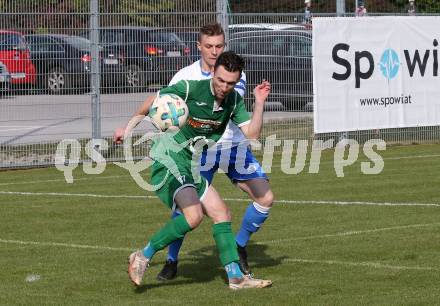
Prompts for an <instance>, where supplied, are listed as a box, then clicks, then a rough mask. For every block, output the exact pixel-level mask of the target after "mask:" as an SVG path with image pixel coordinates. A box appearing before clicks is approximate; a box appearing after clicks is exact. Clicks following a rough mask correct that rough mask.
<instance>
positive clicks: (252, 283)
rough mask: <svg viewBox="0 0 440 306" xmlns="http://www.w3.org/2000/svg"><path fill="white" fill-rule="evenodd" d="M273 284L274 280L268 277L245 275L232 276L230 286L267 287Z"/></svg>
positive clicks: (242, 287) (234, 287) (237, 287)
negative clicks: (241, 276)
mask: <svg viewBox="0 0 440 306" xmlns="http://www.w3.org/2000/svg"><path fill="white" fill-rule="evenodd" d="M271 285H272V281H271V280H268V279H258V278H252V277H249V276H247V275H245V276H244V277H243V278H232V279H230V280H229V288H230V289H232V290H240V289H251V288H258V289H260V288H266V287H270V286H271Z"/></svg>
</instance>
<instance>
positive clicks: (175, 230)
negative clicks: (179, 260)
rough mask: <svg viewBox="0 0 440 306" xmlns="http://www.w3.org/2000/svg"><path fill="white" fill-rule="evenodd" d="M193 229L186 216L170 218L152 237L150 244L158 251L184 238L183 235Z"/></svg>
mask: <svg viewBox="0 0 440 306" xmlns="http://www.w3.org/2000/svg"><path fill="white" fill-rule="evenodd" d="M191 230H192V229H191V227H190V226H189V224H188V222H187V221H186V219H185V216H184V215H180V216H178V217H176V218H174V219H170V220H169V221H168V222H167V224H165V226H164V227H162V228H161V229H160V230H159V231H158V232H156V233H155V234H154V235H153V237H151V240H150V244H151V246H152V247H153V248H154V250H155V251H156V252H157V251H159V250H162V249H163V248H165V247H166V246H167V245H169V244H170V243H171V242H173V241H174V240H177V239H179V238H183V236H185V234H186V233H188V232H189V231H191Z"/></svg>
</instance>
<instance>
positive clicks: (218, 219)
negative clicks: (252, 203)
mask: <svg viewBox="0 0 440 306" xmlns="http://www.w3.org/2000/svg"><path fill="white" fill-rule="evenodd" d="M211 218H212V222H214V224H216V223H222V222H231V220H232V216H231V211H230V210H229V208H225V209H224V210H222V211H218V212H216V214H214V215H213V216H212V217H211Z"/></svg>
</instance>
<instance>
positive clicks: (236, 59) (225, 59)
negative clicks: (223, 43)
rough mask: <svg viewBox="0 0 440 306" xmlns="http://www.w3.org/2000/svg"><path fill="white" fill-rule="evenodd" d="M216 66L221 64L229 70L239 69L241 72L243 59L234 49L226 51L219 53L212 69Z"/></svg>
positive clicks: (215, 68)
mask: <svg viewBox="0 0 440 306" xmlns="http://www.w3.org/2000/svg"><path fill="white" fill-rule="evenodd" d="M218 66H223V67H224V68H225V69H226V71H229V72H236V71H239V72H240V74H241V72H242V71H243V69H244V59H243V58H242V57H241V56H240V55H238V54H236V53H235V52H234V51H226V52H223V53H222V54H220V55H219V57H218V58H217V60H216V61H215V65H214V71H215V70H217V67H218Z"/></svg>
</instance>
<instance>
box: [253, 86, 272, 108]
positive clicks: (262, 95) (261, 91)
mask: <svg viewBox="0 0 440 306" xmlns="http://www.w3.org/2000/svg"><path fill="white" fill-rule="evenodd" d="M270 86H271V85H270V83H269V82H268V81H266V80H263V82H261V84H259V85H257V86H256V87H255V88H254V96H255V104H261V105H262V104H264V102H265V101H266V99H267V97H268V96H269V93H270Z"/></svg>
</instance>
